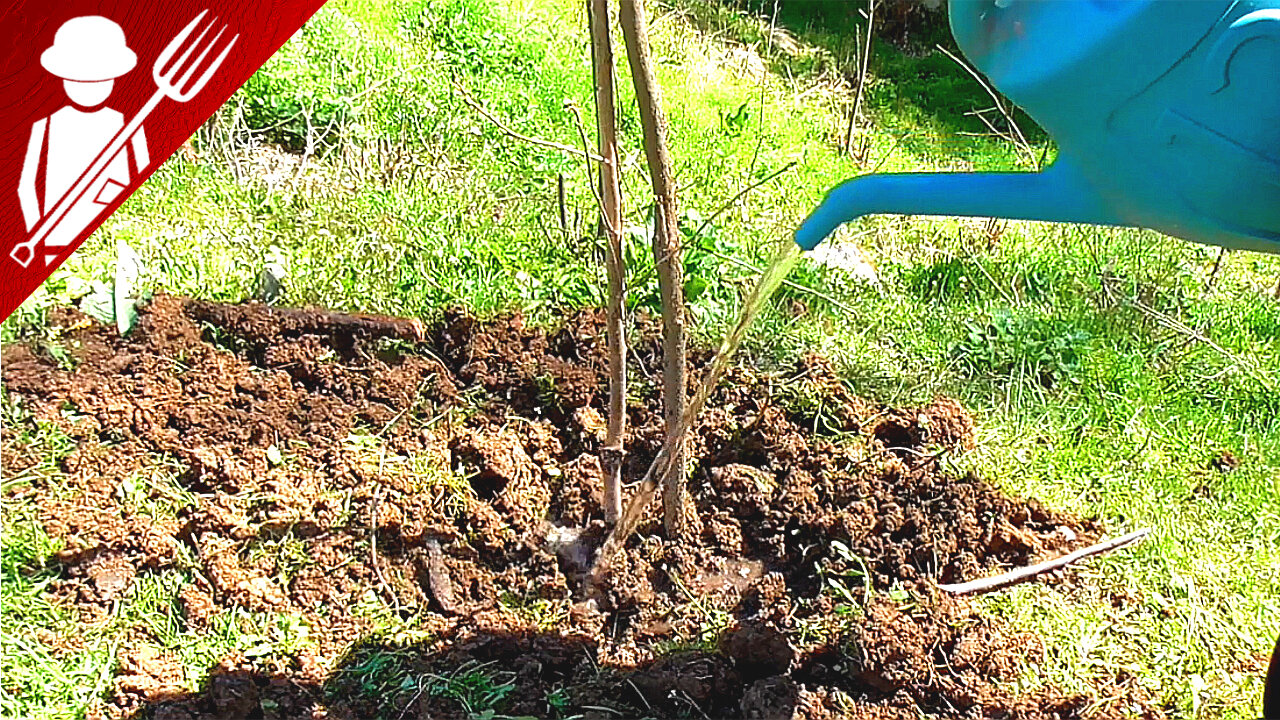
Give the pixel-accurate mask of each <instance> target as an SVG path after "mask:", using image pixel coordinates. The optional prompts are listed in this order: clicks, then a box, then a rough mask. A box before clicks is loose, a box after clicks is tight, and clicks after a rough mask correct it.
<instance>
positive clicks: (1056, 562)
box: [938, 528, 1151, 595]
mask: <svg viewBox="0 0 1280 720" xmlns="http://www.w3.org/2000/svg"><path fill="white" fill-rule="evenodd" d="M1150 534H1151V528H1143V529H1141V530H1137V531H1135V532H1131V533H1129V534H1128V535H1121V536H1120V537H1118V538H1113V539H1111V540H1107V541H1106V542H1100V543H1098V544H1097V545H1090V546H1089V547H1087V548H1082V549H1080V550H1076V551H1075V552H1073V553H1069V554H1067V555H1063V556H1062V557H1059V558H1054V559H1053V560H1046V561H1044V562H1042V563H1037V564H1035V565H1030V566H1027V567H1023V568H1018V569H1016V570H1010V571H1009V572H1007V573H1003V574H1001V575H993V576H992V577H987V578H981V579H978V580H970V581H969V582H963V583H957V584H954V585H938V589H939V590H942V591H944V592H949V593H951V594H952V595H978V594H981V593H985V592H991V591H992V590H999V589H1001V588H1006V587H1009V586H1010V585H1017V584H1018V583H1022V582H1026V581H1027V580H1030V579H1031V578H1033V577H1035V576H1037V575H1043V574H1045V573H1047V572H1053V571H1054V570H1057V569H1059V568H1064V567H1066V566H1068V565H1070V564H1071V563H1074V562H1077V561H1079V560H1083V559H1084V558H1087V557H1090V556H1093V555H1101V554H1102V553H1105V552H1111V551H1112V550H1115V549H1118V548H1122V547H1124V546H1125V545H1130V544H1133V543H1135V542H1137V541H1139V540H1141V539H1142V538H1144V537H1146V536H1148V535H1150Z"/></svg>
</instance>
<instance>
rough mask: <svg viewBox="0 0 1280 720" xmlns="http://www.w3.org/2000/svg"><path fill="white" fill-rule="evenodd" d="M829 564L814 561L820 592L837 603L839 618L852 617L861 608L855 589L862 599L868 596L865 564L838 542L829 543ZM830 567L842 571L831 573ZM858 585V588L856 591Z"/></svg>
mask: <svg viewBox="0 0 1280 720" xmlns="http://www.w3.org/2000/svg"><path fill="white" fill-rule="evenodd" d="M831 554H832V556H833V558H832V562H827V563H822V562H816V563H814V565H813V568H814V571H815V572H817V574H818V577H819V578H820V579H821V580H822V591H823V592H824V593H829V594H831V595H832V596H834V597H835V598H836V600H837V601H839V604H838V605H837V606H836V612H837V613H840V614H842V615H848V614H852V613H855V612H857V611H858V609H859V608H861V607H862V603H861V602H859V600H858V596H857V595H855V594H854V593H855V590H857V589H861V590H862V594H863V597H865V598H869V597H871V593H872V587H871V571H870V569H869V568H867V563H866V561H864V560H863V559H862V558H861V557H860V556H859V555H858V554H857V553H855V552H854V551H853V549H852V548H850V547H849V546H848V545H846V544H844V543H843V542H840V541H839V540H832V541H831ZM833 566H835V567H839V568H842V569H840V570H834V569H833ZM858 585H861V588H858Z"/></svg>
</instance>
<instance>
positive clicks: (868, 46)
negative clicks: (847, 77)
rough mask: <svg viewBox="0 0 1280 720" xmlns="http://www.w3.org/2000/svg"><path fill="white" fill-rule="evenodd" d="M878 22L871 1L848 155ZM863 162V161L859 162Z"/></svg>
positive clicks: (846, 140)
mask: <svg viewBox="0 0 1280 720" xmlns="http://www.w3.org/2000/svg"><path fill="white" fill-rule="evenodd" d="M875 21H876V0H870V2H869V3H868V5H867V42H866V44H865V46H864V47H863V48H862V57H861V58H859V59H860V60H861V61H862V67H860V68H859V69H858V90H857V92H856V94H855V95H854V96H853V109H852V110H851V111H850V112H849V129H848V131H847V132H846V133H845V136H844V151H845V152H846V153H852V152H853V133H854V130H856V129H857V126H858V114H859V113H860V112H862V95H863V90H864V89H865V88H866V85H867V64H868V61H870V60H871V42H872V40H873V36H872V34H871V33H872V30H874V28H875ZM859 162H861V161H859Z"/></svg>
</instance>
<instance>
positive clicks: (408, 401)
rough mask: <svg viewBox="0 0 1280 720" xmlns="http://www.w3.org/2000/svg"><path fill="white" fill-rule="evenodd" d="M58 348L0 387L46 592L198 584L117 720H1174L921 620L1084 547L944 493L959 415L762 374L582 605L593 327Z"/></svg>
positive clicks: (737, 395) (638, 391) (598, 339)
mask: <svg viewBox="0 0 1280 720" xmlns="http://www.w3.org/2000/svg"><path fill="white" fill-rule="evenodd" d="M53 325H54V326H55V327H56V328H61V331H60V336H59V338H58V339H57V340H56V341H53V343H54V344H53V345H51V344H50V342H49V341H48V340H45V341H41V342H40V343H33V344H30V345H15V346H10V347H7V348H5V350H4V354H3V367H4V376H3V380H4V387H5V390H6V396H7V397H8V398H10V401H11V402H12V401H13V399H15V398H16V399H17V400H18V402H19V403H20V405H21V407H22V409H23V412H24V415H23V417H22V419H20V420H18V421H16V422H17V423H18V424H19V425H22V427H20V428H14V429H15V430H16V431H17V432H10V433H7V440H6V443H5V445H4V448H3V451H4V452H3V471H4V474H5V476H6V477H16V476H18V475H19V474H23V473H25V476H27V477H30V478H32V480H31V482H30V483H28V484H26V485H19V486H17V487H16V489H11V490H9V491H7V492H9V493H10V495H11V497H10V498H9V500H11V501H15V502H20V501H22V498H19V497H16V496H19V495H22V496H25V500H26V501H27V502H31V503H33V504H34V505H35V506H36V507H37V508H38V513H39V518H40V522H41V523H42V524H43V526H44V529H45V531H46V532H47V533H48V534H49V535H51V536H52V537H54V538H56V539H58V540H59V541H60V543H61V548H62V549H61V550H60V551H59V552H58V553H57V555H56V557H55V558H54V566H55V569H56V573H57V577H56V579H55V580H54V581H53V582H52V583H50V584H49V585H48V589H47V592H48V593H49V594H50V596H51V599H52V600H53V601H54V602H57V603H61V604H64V605H65V606H67V607H69V608H71V609H72V611H73V612H74V614H75V615H74V616H75V617H77V618H79V619H80V621H81V622H84V623H95V622H98V621H100V620H101V619H102V618H103V617H105V616H107V615H109V614H111V613H112V612H114V611H113V608H117V607H118V606H119V605H120V604H121V603H128V602H130V601H131V598H132V597H133V594H134V593H136V592H137V589H138V587H139V586H140V585H141V584H142V582H143V580H144V579H146V578H147V577H148V576H156V577H159V576H163V577H165V578H168V579H169V580H170V581H172V580H173V579H174V578H177V579H178V580H177V586H176V587H171V592H172V594H173V595H174V596H175V597H176V600H175V601H174V602H173V603H172V606H170V607H167V608H164V609H162V610H160V611H157V612H158V613H160V614H161V615H163V617H158V618H148V621H147V622H140V623H138V625H137V627H135V628H133V629H131V630H129V631H128V632H126V633H124V634H123V635H122V636H121V650H120V652H119V656H118V667H117V668H116V675H115V681H114V682H115V691H114V692H113V693H110V694H109V696H108V697H105V698H104V699H103V703H102V705H101V707H100V708H99V709H98V710H97V711H96V712H97V714H98V715H100V716H104V717H112V718H118V717H134V718H144V717H154V718H166V719H170V720H173V719H177V718H197V717H198V718H215V717H216V718H256V717H263V718H374V717H378V718H481V717H485V718H488V717H495V716H515V717H524V716H531V717H547V718H570V717H581V718H601V719H603V718H619V717H622V718H630V717H658V718H668V717H688V718H704V717H711V718H721V717H748V718H789V717H806V718H827V717H854V718H904V719H905V718H916V717H919V716H920V714H921V713H924V714H927V715H934V716H939V717H975V718H976V717H981V718H1006V717H1007V718H1084V717H1089V718H1112V717H1135V716H1138V717H1158V716H1159V713H1158V711H1156V710H1152V709H1149V708H1147V707H1146V706H1145V705H1144V704H1143V703H1142V702H1141V698H1140V697H1137V696H1136V695H1135V692H1134V691H1131V690H1127V689H1124V688H1115V687H1108V688H1099V689H1098V690H1097V692H1096V693H1094V694H1093V696H1092V697H1085V696H1073V695H1065V694H1063V693H1061V692H1059V691H1058V690H1056V689H1055V688H1054V687H1053V686H1051V685H1048V684H1044V683H1037V682H1027V681H1026V678H1028V677H1034V673H1035V668H1036V667H1037V665H1038V664H1039V663H1040V662H1041V661H1042V660H1043V658H1044V656H1045V653H1046V648H1045V647H1044V644H1043V643H1042V641H1041V640H1040V639H1039V638H1038V637H1036V636H1033V635H1029V634H1025V633H1019V632H1016V631H1015V630H1013V629H1010V628H1008V627H1005V626H1003V625H1001V624H1000V623H999V622H997V621H994V620H992V619H989V618H986V617H983V616H981V615H979V614H977V613H976V612H975V611H974V610H973V609H972V608H971V607H970V606H969V605H968V604H967V603H965V602H963V601H957V600H955V599H951V598H948V597H945V596H943V595H941V594H939V593H938V592H937V590H936V589H935V588H934V587H933V584H934V583H935V582H956V581H962V580H968V579H972V578H974V577H976V576H979V575H982V574H985V573H989V572H992V571H994V570H995V569H998V568H1005V567H1008V566H1019V565H1024V564H1028V563H1031V562H1034V561H1036V560H1038V559H1041V558H1042V557H1045V556H1051V555H1057V554H1059V553H1062V552H1064V551H1067V550H1070V549H1072V548H1073V547H1075V546H1077V545H1079V544H1082V543H1084V542H1086V541H1088V540H1089V539H1091V538H1094V537H1096V536H1097V535H1098V534H1099V528H1096V527H1093V526H1092V525H1090V524H1088V523H1084V522H1082V521H1080V520H1078V519H1076V518H1073V517H1070V516H1068V515H1064V514H1061V513H1057V512H1054V511H1051V510H1049V509H1046V508H1044V507H1042V506H1041V505H1039V504H1038V503H1036V502H1035V501H1028V500H1023V499H1018V498H1011V497H1009V496H1007V495H1005V494H1003V493H1001V492H1000V491H998V490H997V489H995V488H994V487H992V486H991V485H989V484H987V483H985V482H984V481H982V480H981V479H979V478H976V477H972V476H964V475H958V474H956V473H955V472H952V471H948V470H947V467H949V466H948V464H947V458H948V457H950V455H951V454H954V453H957V452H962V451H963V450H964V449H965V447H966V446H969V445H971V444H972V441H973V421H972V420H971V419H970V417H969V416H968V415H967V414H966V413H965V411H964V410H963V409H962V408H961V407H960V406H959V405H958V404H957V403H955V402H954V401H951V400H947V399H939V400H937V401H935V402H933V403H932V404H930V405H928V406H925V407H919V408H911V409H883V408H877V407H874V406H872V405H869V404H867V403H865V402H862V401H860V400H858V399H857V398H854V397H852V396H850V395H849V394H848V392H847V390H846V389H845V387H844V386H843V385H842V384H841V383H840V382H839V381H838V379H837V378H836V377H835V376H834V374H833V373H832V371H831V370H830V368H829V367H828V366H827V365H826V364H824V363H823V362H821V361H820V360H817V359H812V360H808V361H806V362H803V363H801V364H800V365H799V366H798V367H795V368H791V369H789V371H788V372H781V373H779V372H774V373H763V372H760V371H757V370H754V369H752V367H751V366H750V363H749V362H745V363H744V364H742V365H740V366H739V367H738V368H737V369H735V370H733V371H731V373H730V374H729V376H728V377H727V379H726V381H725V382H724V383H723V384H722V387H720V388H719V389H718V390H717V391H716V394H715V395H714V396H713V398H712V400H711V402H710V403H709V404H708V408H709V409H708V410H707V411H706V412H705V413H704V414H703V416H702V418H701V419H700V421H699V423H698V425H697V428H696V430H695V432H694V433H693V436H692V438H691V441H690V445H689V450H688V457H689V458H690V459H691V463H692V465H691V472H690V507H689V509H688V510H689V516H690V517H691V518H693V521H692V522H691V524H690V530H689V533H688V535H687V536H686V537H684V538H680V539H678V540H675V541H671V540H667V539H665V538H664V536H663V533H662V527H661V522H660V520H659V518H658V517H657V516H656V512H657V510H656V508H655V509H654V510H653V511H652V512H653V513H655V514H652V515H651V516H650V517H649V518H648V519H647V520H646V521H645V522H644V523H643V524H642V525H641V527H640V530H639V532H638V534H637V535H636V536H635V537H634V538H632V540H631V541H630V543H629V544H628V545H627V547H626V549H625V551H624V552H623V553H622V554H621V555H620V556H619V557H618V559H617V560H615V561H614V563H613V570H612V572H611V574H610V576H609V578H608V580H607V582H606V584H605V587H603V588H602V589H601V590H600V592H598V593H596V594H595V597H593V598H588V597H586V596H585V595H584V593H583V588H582V585H581V577H582V573H583V572H584V570H585V569H586V566H587V565H588V564H589V563H590V560H591V557H592V553H593V552H594V548H595V547H597V546H598V544H599V543H600V541H601V540H602V538H603V534H604V526H603V521H602V517H601V514H600V509H599V505H600V496H601V486H600V478H599V460H598V457H599V452H600V446H601V440H602V435H603V429H604V420H603V417H602V414H601V412H602V408H603V406H604V402H605V400H606V379H605V375H604V370H605V367H606V361H605V354H604V352H605V348H604V339H603V328H604V323H603V316H602V314H597V313H592V312H585V313H581V314H578V315H576V316H574V317H572V318H569V319H568V320H567V321H565V323H564V324H563V326H562V327H561V328H560V329H559V330H557V331H555V332H551V333H548V332H544V331H542V330H539V329H535V328H530V327H526V326H525V325H524V323H523V322H522V320H521V318H520V317H518V316H507V317H503V318H500V319H498V320H495V321H492V322H480V321H477V320H475V319H472V318H470V317H467V316H464V315H458V314H451V315H447V316H446V317H445V318H444V320H443V321H442V322H441V323H440V324H439V325H438V326H437V327H434V328H423V327H422V326H420V325H418V324H417V323H416V322H412V321H405V320H390V319H385V318H369V317H351V316H345V315H336V314H331V313H324V312H319V311H301V310H292V311H281V310H273V309H269V308H266V307H263V306H259V305H245V306H225V305H216V304H211V303H204V302H198V301H191V300H184V299H179V298H173V297H159V298H157V299H155V300H154V301H153V302H152V303H151V304H150V306H149V307H148V308H146V309H145V310H144V311H143V313H142V315H141V319H140V321H139V324H138V326H137V328H136V329H135V330H134V331H133V333H132V334H131V336H130V337H129V338H127V339H121V338H119V337H116V336H115V335H114V334H113V332H111V331H109V330H107V329H105V328H101V327H99V326H97V325H94V324H92V323H90V322H89V321H87V320H85V319H84V318H83V317H82V316H79V315H78V314H77V313H75V312H73V311H66V312H63V313H61V314H59V315H58V316H57V317H55V318H54V319H53ZM55 334H56V333H55ZM633 351H634V352H633V353H632V356H633V357H632V368H631V372H632V379H633V388H632V399H631V401H630V404H629V408H628V412H629V417H628V422H629V426H628V437H627V447H628V449H629V455H628V458H627V462H626V466H625V473H626V476H627V477H628V478H631V479H632V480H635V479H638V478H639V477H640V476H641V475H643V473H644V470H645V469H646V467H647V465H648V463H649V461H650V460H651V459H652V457H653V455H654V453H655V452H656V451H657V448H658V445H659V441H660V439H661V426H662V424H661V413H660V407H659V403H658V400H657V397H656V394H657V390H656V389H655V388H656V387H658V386H659V385H660V383H659V382H658V378H657V377H656V374H655V373H656V368H657V367H658V366H659V364H660V363H659V358H658V343H657V341H656V340H655V336H654V332H653V329H652V327H650V326H649V325H648V324H646V323H644V322H641V323H640V327H639V328H638V329H637V332H636V337H635V338H634V339H633ZM691 355H692V360H691V365H692V367H691V374H692V375H693V376H694V377H697V375H698V372H699V371H700V370H701V369H702V368H703V367H704V366H705V364H706V362H707V360H708V359H709V358H708V356H707V354H706V353H697V352H695V353H691ZM41 427H44V428H46V430H47V429H48V428H58V429H59V430H60V432H61V433H63V434H65V436H67V437H69V438H70V439H71V440H72V441H73V442H72V443H68V449H66V450H65V451H64V452H62V453H61V454H60V455H59V456H58V468H57V472H54V473H43V474H41V473H30V472H27V471H28V469H29V468H31V467H33V466H35V465H37V464H39V463H40V462H42V461H45V460H47V453H48V450H47V448H45V447H44V446H43V445H39V444H38V443H36V441H35V440H33V439H32V438H35V437H36V436H37V435H39V433H38V432H37V429H38V428H41ZM253 623H257V625H254V624H253ZM263 623H266V624H267V625H268V626H270V627H272V628H275V629H276V630H273V631H272V632H273V633H274V634H271V633H267V634H265V635H263V631H262V630H261V627H262V624H263ZM157 628H169V629H170V631H169V632H160V630H158V629H157ZM215 628H217V631H218V632H220V633H227V632H234V631H236V630H237V629H238V628H239V629H242V630H243V631H244V632H245V633H250V632H254V633H257V634H258V636H255V637H254V639H253V640H252V642H250V641H249V640H246V641H245V645H246V646H244V647H241V650H240V651H237V652H233V653H231V654H229V655H227V656H225V657H223V658H222V659H221V661H220V662H218V663H217V664H216V666H214V667H201V668H199V669H198V671H193V670H192V669H191V668H185V667H184V666H183V664H182V663H181V662H180V655H181V654H182V653H181V652H180V650H181V648H180V647H176V646H175V645H174V641H173V640H172V639H171V638H172V637H173V633H174V632H177V633H187V634H188V635H187V637H190V636H191V635H190V634H191V633H199V632H203V631H206V630H207V631H209V632H213V631H214V629H215ZM228 628H230V630H228ZM254 628H257V629H254ZM166 638H170V639H168V640H166ZM58 642H59V641H58V640H57V639H50V643H52V644H53V645H55V646H56V645H57V644H58ZM166 643H168V644H166ZM250 644H251V645H252V647H248V645H250ZM197 686H198V689H191V688H195V687H197ZM1015 688H1022V690H1020V691H1019V690H1016V689H1015ZM1028 688H1030V689H1028Z"/></svg>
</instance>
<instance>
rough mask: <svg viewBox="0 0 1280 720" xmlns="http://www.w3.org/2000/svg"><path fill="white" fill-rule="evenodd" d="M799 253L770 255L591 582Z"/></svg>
mask: <svg viewBox="0 0 1280 720" xmlns="http://www.w3.org/2000/svg"><path fill="white" fill-rule="evenodd" d="M803 252H804V251H803V250H801V249H800V246H799V245H796V244H795V243H794V242H791V241H790V239H788V240H785V241H784V242H783V246H782V248H781V249H780V250H779V251H778V253H777V255H775V256H774V258H773V261H772V262H771V263H769V267H768V268H767V269H765V271H764V274H763V275H761V276H760V281H759V282H758V283H757V284H756V286H755V289H753V290H752V291H751V294H750V295H748V296H747V300H746V302H745V303H743V305H742V311H741V312H740V313H739V315H738V321H737V322H736V323H735V324H734V326H733V328H732V329H731V330H730V331H729V334H728V335H726V336H725V338H724V341H723V342H721V343H720V349H719V351H717V352H716V356H715V359H714V360H712V361H711V367H710V368H709V369H708V370H707V373H706V375H704V376H703V377H702V383H701V384H700V385H699V386H698V391H697V392H696V393H694V395H693V399H691V400H690V401H689V404H688V405H686V406H685V409H684V414H683V415H681V416H680V425H679V426H678V427H677V428H676V431H675V432H674V433H672V434H670V435H668V436H667V439H666V442H664V443H663V444H662V448H661V449H660V450H659V451H658V455H657V457H655V458H654V459H653V463H652V464H650V465H649V469H648V471H646V472H645V474H644V479H643V480H642V481H641V482H640V487H639V488H638V489H637V490H636V494H635V496H633V497H632V498H631V502H630V504H628V505H627V507H626V510H624V511H623V513H622V516H621V517H620V518H618V523H617V524H616V525H614V527H613V532H611V533H609V537H608V538H606V539H605V542H604V545H603V546H602V547H601V548H600V553H599V555H597V556H596V562H595V566H594V567H593V568H592V570H591V577H592V581H593V582H594V581H597V580H599V579H600V577H601V575H602V574H603V573H604V571H605V570H606V569H608V564H609V560H610V559H611V558H612V557H613V555H614V554H615V553H617V551H618V550H620V549H622V545H623V543H625V542H626V541H627V538H629V537H630V536H631V533H632V532H633V531H634V530H635V528H636V525H638V524H639V523H640V518H641V517H643V516H644V510H645V508H646V507H648V506H649V503H650V502H651V501H652V500H653V496H654V494H655V493H656V492H657V490H658V481H659V480H660V479H662V478H664V477H666V476H667V474H668V473H669V472H671V466H672V464H673V462H674V459H675V458H676V457H677V456H678V455H679V453H677V452H676V448H677V447H679V445H680V444H681V443H682V442H684V437H685V435H686V434H688V432H689V429H690V428H691V427H693V423H694V420H696V419H697V417H698V413H700V412H701V411H702V406H703V405H705V404H706V403H707V398H709V397H711V393H712V391H714V390H715V389H716V385H718V384H719V383H720V378H721V377H722V376H723V375H724V371H725V370H727V369H728V368H729V361H730V360H732V359H733V354H734V352H735V351H737V349H738V346H739V345H741V344H742V339H743V338H744V337H746V334H747V330H748V329H749V328H750V327H751V323H752V322H754V321H755V319H756V316H757V315H759V314H760V311H761V310H762V309H764V306H765V304H766V303H767V302H768V301H769V298H770V297H772V296H773V293H774V291H775V290H777V289H778V286H779V285H781V284H782V281H783V280H784V279H786V277H787V274H788V273H790V272H791V269H792V268H793V267H795V264H796V262H797V261H799V260H800V256H801V255H802V254H803Z"/></svg>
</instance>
